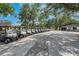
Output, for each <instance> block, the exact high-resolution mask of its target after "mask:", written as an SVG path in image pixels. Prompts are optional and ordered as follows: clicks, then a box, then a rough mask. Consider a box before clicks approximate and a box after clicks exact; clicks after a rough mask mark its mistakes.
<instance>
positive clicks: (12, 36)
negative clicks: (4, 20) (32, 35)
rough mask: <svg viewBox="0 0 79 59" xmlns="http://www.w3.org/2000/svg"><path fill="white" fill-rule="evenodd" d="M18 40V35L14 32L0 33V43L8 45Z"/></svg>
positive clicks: (3, 31)
mask: <svg viewBox="0 0 79 59" xmlns="http://www.w3.org/2000/svg"><path fill="white" fill-rule="evenodd" d="M15 40H18V35H17V33H16V30H6V31H5V30H2V31H0V41H1V42H4V43H6V44H7V43H9V42H11V41H15Z"/></svg>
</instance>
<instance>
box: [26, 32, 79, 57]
mask: <svg viewBox="0 0 79 59" xmlns="http://www.w3.org/2000/svg"><path fill="white" fill-rule="evenodd" d="M33 38H35V39H38V40H37V42H36V44H35V45H34V46H33V47H32V48H30V50H29V51H28V52H27V53H26V56H37V55H42V56H46V55H49V56H64V55H65V56H67V55H68V56H71V55H73V56H76V55H77V56H78V55H79V37H77V36H76V35H73V34H67V33H63V34H49V35H46V34H42V35H36V36H34V37H33ZM46 41H50V45H47V44H46ZM45 51H46V52H45ZM43 52H44V53H43ZM39 53H40V54H39Z"/></svg>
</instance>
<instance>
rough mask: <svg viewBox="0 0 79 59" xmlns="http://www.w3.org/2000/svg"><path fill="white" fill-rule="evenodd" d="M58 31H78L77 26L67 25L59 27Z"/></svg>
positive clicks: (78, 26) (78, 27)
mask: <svg viewBox="0 0 79 59" xmlns="http://www.w3.org/2000/svg"><path fill="white" fill-rule="evenodd" d="M60 30H63V31H79V25H77V24H68V25H63V26H61V28H60Z"/></svg>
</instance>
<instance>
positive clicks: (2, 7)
mask: <svg viewBox="0 0 79 59" xmlns="http://www.w3.org/2000/svg"><path fill="white" fill-rule="evenodd" d="M13 12H14V8H13V7H12V6H11V4H8V3H0V15H2V16H7V15H9V14H12V13H13Z"/></svg>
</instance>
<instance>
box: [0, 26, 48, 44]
mask: <svg viewBox="0 0 79 59" xmlns="http://www.w3.org/2000/svg"><path fill="white" fill-rule="evenodd" d="M8 27H11V28H12V29H7V28H8ZM1 28H3V29H2V30H0V42H3V43H5V44H8V43H10V42H13V41H16V40H18V39H20V38H24V37H26V36H29V35H32V34H35V33H41V32H45V31H49V30H47V29H40V28H36V29H27V28H26V27H25V26H0V29H1Z"/></svg>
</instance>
